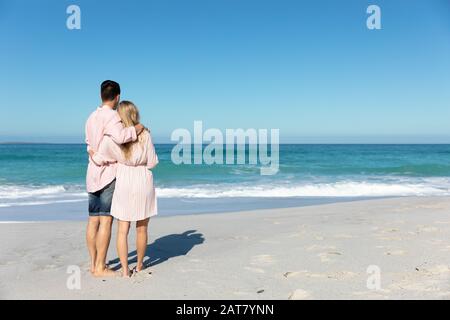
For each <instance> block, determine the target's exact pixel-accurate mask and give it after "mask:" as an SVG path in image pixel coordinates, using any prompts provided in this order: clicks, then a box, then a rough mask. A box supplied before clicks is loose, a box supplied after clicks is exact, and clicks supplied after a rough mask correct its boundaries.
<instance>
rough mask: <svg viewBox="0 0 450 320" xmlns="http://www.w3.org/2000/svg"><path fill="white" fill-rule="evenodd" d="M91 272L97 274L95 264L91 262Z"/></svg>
mask: <svg viewBox="0 0 450 320" xmlns="http://www.w3.org/2000/svg"><path fill="white" fill-rule="evenodd" d="M89 271H90V272H91V274H94V273H95V263H92V262H91V267H90V268H89Z"/></svg>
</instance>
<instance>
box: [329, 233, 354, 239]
mask: <svg viewBox="0 0 450 320" xmlns="http://www.w3.org/2000/svg"><path fill="white" fill-rule="evenodd" d="M334 237H335V238H336V239H352V238H354V236H352V235H351V234H337V235H336V236H334Z"/></svg>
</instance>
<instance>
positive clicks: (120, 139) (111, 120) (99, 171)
mask: <svg viewBox="0 0 450 320" xmlns="http://www.w3.org/2000/svg"><path fill="white" fill-rule="evenodd" d="M105 135H106V136H109V137H111V139H112V140H113V141H114V142H115V143H117V144H124V143H127V142H130V141H135V140H136V139H137V135H136V129H135V128H134V127H128V128H124V127H123V124H122V121H121V120H120V117H119V115H118V113H117V112H116V111H115V110H113V109H111V108H110V107H109V106H101V107H100V108H98V109H97V110H95V111H94V112H92V114H91V115H90V116H89V118H88V120H87V121H86V144H87V147H88V150H89V149H91V150H93V151H95V152H97V151H98V149H99V146H100V143H101V142H102V139H103V137H104V136H105ZM116 166H117V165H116V163H107V164H104V165H100V166H99V165H96V164H95V163H94V162H93V161H92V159H91V158H89V165H88V169H87V174H86V189H87V191H88V192H91V193H92V192H96V191H99V190H101V189H103V188H104V187H105V186H107V185H108V184H109V183H111V182H112V181H113V180H114V179H115V177H116V170H117V168H116Z"/></svg>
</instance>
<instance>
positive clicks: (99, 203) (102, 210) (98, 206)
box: [88, 180, 116, 217]
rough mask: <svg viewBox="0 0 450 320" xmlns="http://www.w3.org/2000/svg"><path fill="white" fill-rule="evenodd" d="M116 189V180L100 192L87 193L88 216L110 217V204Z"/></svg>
mask: <svg viewBox="0 0 450 320" xmlns="http://www.w3.org/2000/svg"><path fill="white" fill-rule="evenodd" d="M115 187H116V180H114V181H113V182H111V183H110V184H108V185H107V186H106V187H104V188H103V189H102V190H99V191H96V192H93V193H88V198H89V216H91V217H97V216H109V215H111V204H112V198H113V194H114V188H115Z"/></svg>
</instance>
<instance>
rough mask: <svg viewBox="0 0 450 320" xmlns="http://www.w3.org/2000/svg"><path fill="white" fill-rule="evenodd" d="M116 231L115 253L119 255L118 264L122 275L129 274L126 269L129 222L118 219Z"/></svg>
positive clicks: (126, 275)
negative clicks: (120, 266)
mask: <svg viewBox="0 0 450 320" xmlns="http://www.w3.org/2000/svg"><path fill="white" fill-rule="evenodd" d="M118 229H119V230H118V233H117V253H118V255H119V259H120V264H121V265H122V275H123V277H129V276H130V270H129V269H128V232H129V231H130V222H128V221H119V227H118Z"/></svg>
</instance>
